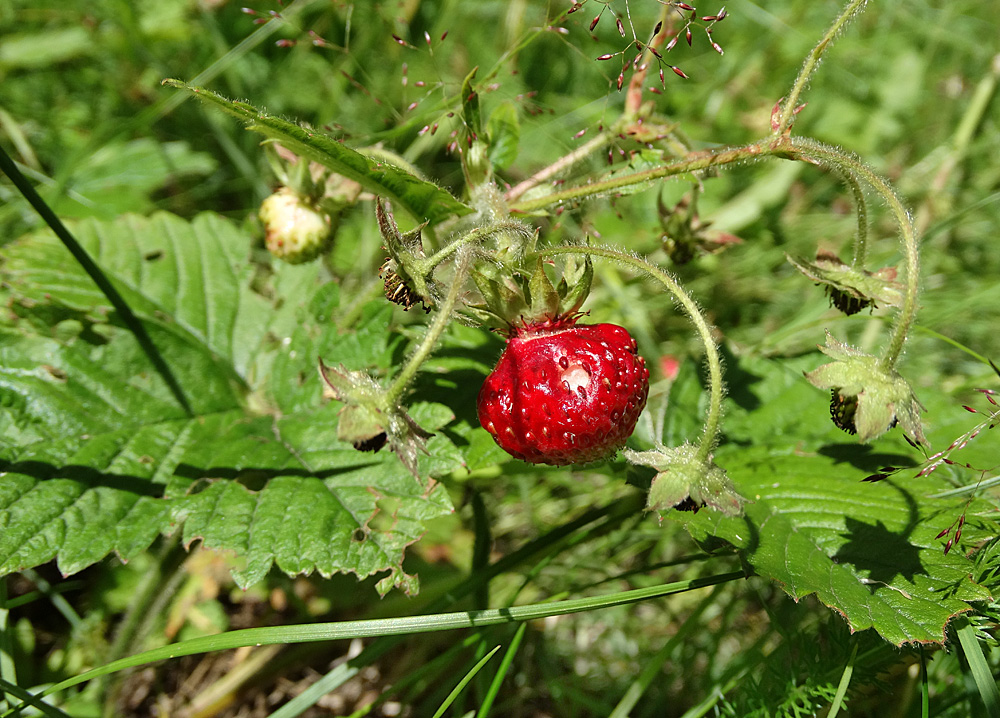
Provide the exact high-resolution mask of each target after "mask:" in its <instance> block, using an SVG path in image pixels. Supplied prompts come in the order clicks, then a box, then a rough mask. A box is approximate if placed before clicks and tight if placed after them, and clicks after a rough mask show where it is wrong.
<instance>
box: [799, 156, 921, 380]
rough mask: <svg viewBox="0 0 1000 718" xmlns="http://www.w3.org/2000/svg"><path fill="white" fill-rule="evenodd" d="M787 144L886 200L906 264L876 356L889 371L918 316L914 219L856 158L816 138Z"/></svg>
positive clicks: (879, 178) (880, 179) (885, 183)
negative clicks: (898, 303)
mask: <svg viewBox="0 0 1000 718" xmlns="http://www.w3.org/2000/svg"><path fill="white" fill-rule="evenodd" d="M789 143H790V146H791V148H792V152H791V154H792V156H793V157H794V156H795V155H798V156H801V157H802V158H805V159H808V160H811V161H813V162H816V163H818V164H820V165H824V166H827V167H832V168H834V169H836V170H839V171H840V172H842V173H844V174H845V175H847V176H853V177H856V178H858V179H860V180H861V181H863V182H864V183H865V184H867V185H868V186H870V187H871V188H872V189H873V190H875V191H876V192H877V193H878V194H879V195H880V196H881V197H882V199H883V200H884V201H885V203H886V205H887V206H888V207H889V211H891V212H892V214H893V216H894V217H895V219H896V223H897V224H898V225H899V233H900V242H901V244H902V249H903V256H904V258H905V264H906V291H905V293H904V295H903V306H902V308H901V309H900V310H899V314H898V316H897V318H896V323H895V325H894V326H893V328H892V335H891V336H890V338H889V344H888V345H887V346H886V348H885V351H884V352H883V353H882V356H881V357H879V366H880V367H881V368H882V369H885V370H891V369H892V368H893V367H894V366H895V364H896V362H897V361H898V360H899V356H900V354H901V353H902V351H903V345H904V344H905V343H906V336H907V334H909V332H910V328H911V327H912V326H913V321H914V319H915V318H916V316H917V296H918V294H919V291H920V286H919V285H920V253H919V251H918V248H917V233H916V229H915V227H914V225H913V219H912V218H911V217H910V213H909V212H908V211H907V209H906V207H905V206H904V205H903V201H902V200H901V199H900V198H899V195H898V194H896V191H895V190H894V189H893V188H892V185H890V184H889V182H888V180H886V179H885V178H884V177H882V176H881V175H880V174H878V173H877V172H875V171H874V170H872V169H871V168H870V167H869V166H868V165H866V164H865V163H864V162H861V161H860V160H859V159H857V158H856V157H853V156H851V155H849V154H847V153H845V152H843V151H841V150H839V149H837V148H835V147H830V146H829V145H824V144H821V143H819V142H817V141H815V140H810V139H804V138H796V137H793V138H790V140H789Z"/></svg>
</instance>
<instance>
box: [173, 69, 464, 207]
mask: <svg viewBox="0 0 1000 718" xmlns="http://www.w3.org/2000/svg"><path fill="white" fill-rule="evenodd" d="M163 84H165V85H168V86H170V87H174V88H177V89H179V90H186V91H188V92H190V93H192V94H193V95H194V96H195V97H197V98H198V99H200V100H203V101H204V102H207V103H209V104H211V105H213V106H215V107H218V108H220V109H222V110H224V111H225V112H227V113H229V114H230V115H233V116H234V117H236V118H238V119H240V120H242V121H243V122H245V123H246V126H247V129H249V130H252V131H254V132H259V133H260V134H262V135H264V136H265V137H267V138H268V139H272V140H277V141H279V142H280V143H281V144H282V145H283V146H284V147H285V148H287V149H288V150H290V151H292V152H294V153H295V154H297V155H299V156H300V157H307V158H308V159H310V160H312V161H314V162H319V163H320V164H322V165H324V166H326V167H329V168H330V169H331V170H333V171H334V172H336V173H338V174H340V175H343V176H344V177H347V178H348V179H351V180H354V181H355V182H357V183H359V184H360V185H361V186H363V187H364V188H365V189H368V190H370V191H372V192H374V193H375V194H377V195H379V196H381V197H385V198H386V199H389V200H391V201H392V202H393V203H394V204H397V205H399V206H401V207H403V208H405V209H406V211H407V212H409V213H410V214H411V215H413V217H414V218H416V219H417V220H427V221H428V222H430V223H431V224H437V223H438V222H441V221H442V220H444V219H447V218H448V217H450V216H452V215H463V214H468V213H470V212H472V208H470V207H467V206H466V205H464V204H462V203H461V202H459V201H458V200H457V199H455V198H454V197H452V196H451V194H449V193H448V192H447V191H446V190H443V189H441V188H440V187H438V186H437V185H435V184H433V183H431V182H427V181H426V180H422V179H420V178H418V177H416V176H414V175H412V174H410V173H409V172H406V171H405V170H402V169H400V168H399V167H396V166H395V165H391V164H385V163H381V162H378V161H376V160H374V159H372V158H370V157H366V156H365V155H363V154H361V153H360V152H356V151H355V150H352V149H350V148H349V147H346V146H344V145H343V144H341V143H340V142H338V141H337V140H335V139H334V138H332V137H329V136H327V135H326V134H323V133H322V132H316V131H314V130H310V129H305V128H303V127H301V126H299V125H297V124H295V123H293V122H289V121H287V120H283V119H281V118H279V117H274V116H272V115H268V114H266V113H264V112H261V111H260V110H258V109H256V108H255V107H253V106H252V105H250V104H249V103H246V102H236V101H233V100H230V99H228V98H225V97H223V96H222V95H219V94H217V93H215V92H212V91H211V90H206V89H205V88H203V87H193V86H191V85H188V84H186V83H183V82H180V81H179V80H164V81H163Z"/></svg>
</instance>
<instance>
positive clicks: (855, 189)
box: [843, 173, 868, 270]
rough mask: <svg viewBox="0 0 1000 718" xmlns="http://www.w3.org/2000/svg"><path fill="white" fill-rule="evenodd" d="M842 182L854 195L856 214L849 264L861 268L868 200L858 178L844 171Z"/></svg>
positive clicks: (865, 237) (866, 237)
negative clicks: (856, 223) (852, 253)
mask: <svg viewBox="0 0 1000 718" xmlns="http://www.w3.org/2000/svg"><path fill="white" fill-rule="evenodd" d="M843 176H844V183H845V184H846V185H847V186H848V187H849V188H850V190H851V195H852V196H853V197H854V212H855V214H857V216H858V232H857V234H856V235H855V237H854V256H853V258H852V259H851V266H852V267H854V269H858V270H863V269H864V268H865V261H866V260H867V259H868V201H867V200H866V199H865V191H864V188H862V186H861V183H860V182H859V181H858V178H857V177H856V176H855V175H853V174H846V173H844V175H843Z"/></svg>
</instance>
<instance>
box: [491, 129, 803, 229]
mask: <svg viewBox="0 0 1000 718" xmlns="http://www.w3.org/2000/svg"><path fill="white" fill-rule="evenodd" d="M786 150H787V140H786V138H783V137H779V138H773V137H768V138H765V139H762V140H758V141H757V142H752V143H750V144H748V145H741V146H739V147H729V148H723V149H718V150H710V151H707V152H693V153H691V154H690V155H688V156H687V157H685V158H684V159H680V160H673V161H670V162H665V163H664V164H662V165H661V166H659V167H654V168H652V169H649V170H643V171H642V172H632V173H631V174H624V175H618V176H614V177H609V178H607V179H602V180H596V181H594V182H588V183H587V184H582V185H577V186H575V187H567V188H565V189H562V190H559V191H557V192H551V193H549V194H547V195H544V196H542V197H536V198H534V199H529V200H526V201H522V202H513V203H511V205H510V211H511V212H515V213H529V212H534V211H536V210H540V209H545V208H546V207H551V206H552V205H562V204H570V203H573V202H576V201H578V200H582V199H587V198H590V197H597V196H601V195H609V194H614V193H615V192H617V191H619V190H623V189H626V188H630V187H635V186H636V185H642V184H648V183H650V182H652V181H653V180H658V179H663V178H664V177H675V176H677V175H682V174H687V173H690V172H698V171H701V170H707V169H710V168H712V167H719V166H721V165H730V164H733V163H736V162H746V161H747V160H752V159H755V158H759V157H766V156H768V155H774V154H781V153H782V152H783V151H786Z"/></svg>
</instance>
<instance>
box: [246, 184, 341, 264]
mask: <svg viewBox="0 0 1000 718" xmlns="http://www.w3.org/2000/svg"><path fill="white" fill-rule="evenodd" d="M258 214H259V216H260V220H261V222H263V223H264V231H265V233H266V236H265V242H266V243H267V248H268V250H269V251H270V252H271V254H273V255H274V256H275V257H278V258H279V259H283V260H284V261H286V262H288V263H289V264H302V263H304V262H309V261H311V260H313V259H315V258H316V257H318V256H319V255H321V254H322V253H323V252H325V251H326V250H327V249H329V247H330V243H331V241H332V239H333V233H332V231H331V229H330V224H331V223H330V216H329V215H328V214H326V213H325V212H323V211H322V210H320V209H319V207H317V206H316V205H314V204H312V203H311V202H310V201H309V200H308V199H306V198H305V197H303V196H302V195H299V194H298V193H297V192H295V191H294V190H292V189H291V188H289V187H282V188H281V189H279V190H278V191H277V192H275V193H274V194H272V195H271V196H270V197H268V198H267V199H265V200H264V201H263V202H262V203H261V205H260V211H259V212H258Z"/></svg>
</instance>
